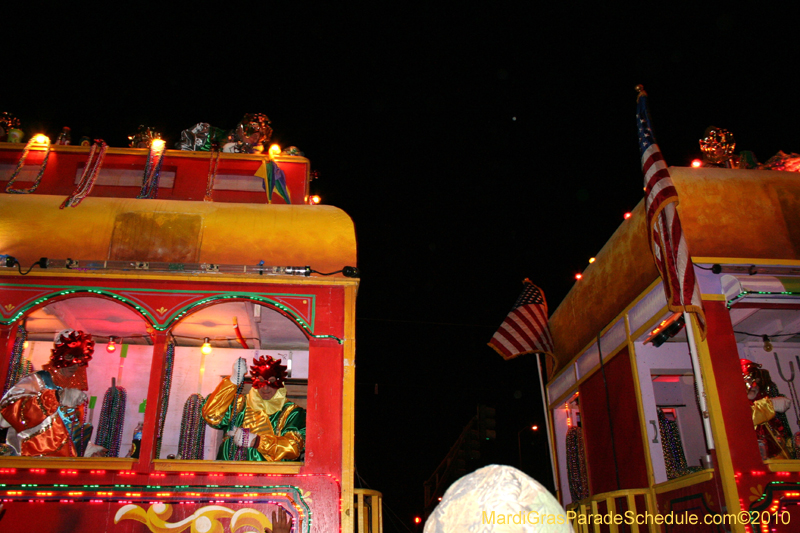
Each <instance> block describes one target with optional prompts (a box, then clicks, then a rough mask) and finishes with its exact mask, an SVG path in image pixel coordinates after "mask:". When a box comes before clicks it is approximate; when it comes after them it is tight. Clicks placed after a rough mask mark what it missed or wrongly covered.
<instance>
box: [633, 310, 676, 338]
mask: <svg viewBox="0 0 800 533" xmlns="http://www.w3.org/2000/svg"><path fill="white" fill-rule="evenodd" d="M664 313H669V306H668V305H664V307H662V308H661V309H659V310H658V312H656V314H654V315H653V316H651V317H650V318H649V319H648V320H647V322H645V323H644V324H642V325H641V326H639V329H637V330H636V331H634V332H633V333H632V334H631V338H632V339H638V338H639V337H641V336H642V335H644V334H645V333H646V332H649V331H652V328H653V326H655V325H656V323H657V322H658V321H659V319H660V318H661V317H662V316H663V315H664ZM634 342H636V341H635V340H634Z"/></svg>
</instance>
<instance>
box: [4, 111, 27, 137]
mask: <svg viewBox="0 0 800 533" xmlns="http://www.w3.org/2000/svg"><path fill="white" fill-rule="evenodd" d="M23 135H24V134H23V133H22V130H21V129H19V119H18V118H17V117H15V116H14V115H12V114H11V113H9V112H7V111H3V112H2V113H0V142H10V143H18V142H21V141H22V136H23Z"/></svg>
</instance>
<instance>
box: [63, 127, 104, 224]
mask: <svg viewBox="0 0 800 533" xmlns="http://www.w3.org/2000/svg"><path fill="white" fill-rule="evenodd" d="M98 146H99V147H100V148H99V150H98ZM107 151H108V145H107V144H106V143H105V141H104V140H103V139H95V141H94V144H93V145H92V147H91V148H90V149H89V159H87V160H86V166H84V167H83V173H82V174H81V178H80V180H79V181H78V185H77V186H76V187H75V191H74V192H73V193H72V194H71V195H69V196H68V197H67V198H66V199H64V202H63V203H62V204H61V207H60V209H64V208H65V207H78V205H80V203H81V202H82V201H83V199H84V198H86V197H87V196H89V194H90V193H91V192H92V189H93V188H94V184H95V182H96V181H97V176H98V175H99V174H100V169H101V168H102V166H103V159H105V157H106V152H107Z"/></svg>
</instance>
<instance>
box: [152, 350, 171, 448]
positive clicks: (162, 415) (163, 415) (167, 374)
mask: <svg viewBox="0 0 800 533" xmlns="http://www.w3.org/2000/svg"><path fill="white" fill-rule="evenodd" d="M164 367H165V368H164V388H163V389H162V394H161V410H160V411H159V414H158V430H157V431H158V432H157V433H156V457H161V441H162V440H163V437H164V423H165V422H166V420H167V409H169V393H170V391H171V389H172V371H173V369H174V368H175V341H174V340H170V341H169V344H167V353H166V357H165V361H164Z"/></svg>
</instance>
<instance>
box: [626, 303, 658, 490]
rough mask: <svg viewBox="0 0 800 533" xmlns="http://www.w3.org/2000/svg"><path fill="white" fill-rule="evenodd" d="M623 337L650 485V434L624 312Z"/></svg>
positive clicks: (637, 366)
mask: <svg viewBox="0 0 800 533" xmlns="http://www.w3.org/2000/svg"><path fill="white" fill-rule="evenodd" d="M623 318H624V319H625V338H626V340H627V342H628V358H629V359H630V362H631V372H632V373H633V390H634V392H635V393H636V410H637V412H638V413H639V430H640V432H641V434H642V444H643V445H644V449H643V450H642V451H644V461H645V465H646V466H647V486H648V487H652V486H653V485H654V484H655V482H656V476H655V471H654V470H653V457H652V454H651V451H652V450H651V449H650V438H649V437H650V435H649V433H648V432H647V417H646V416H645V414H644V404H643V402H642V385H641V382H640V381H639V363H638V361H637V360H636V348H635V347H634V345H633V339H632V338H631V322H630V318H629V317H628V314H627V313H625V316H624V317H623Z"/></svg>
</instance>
